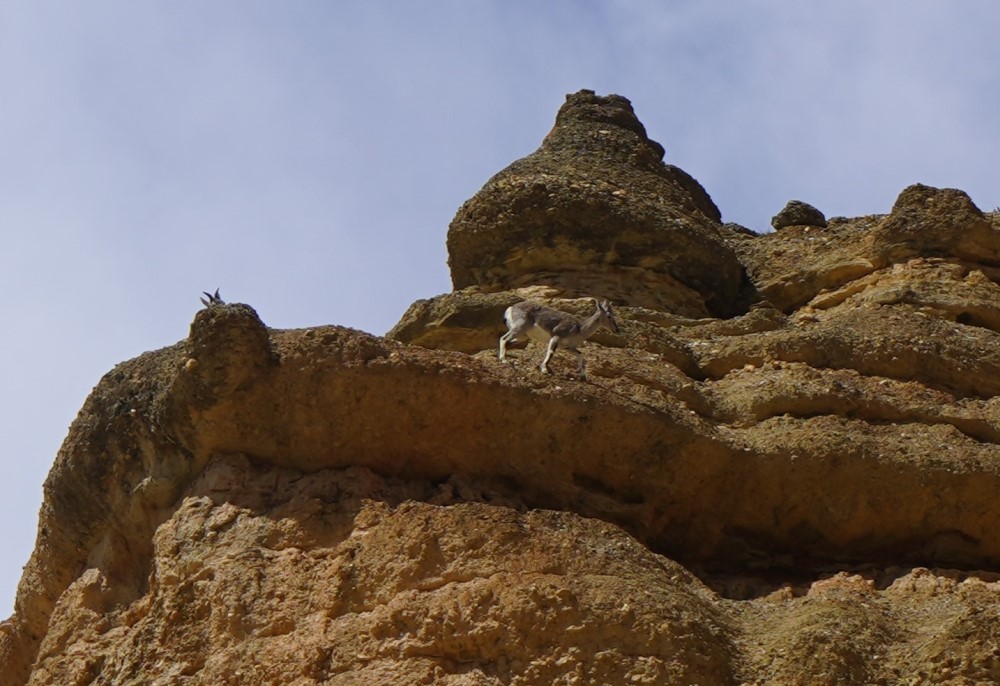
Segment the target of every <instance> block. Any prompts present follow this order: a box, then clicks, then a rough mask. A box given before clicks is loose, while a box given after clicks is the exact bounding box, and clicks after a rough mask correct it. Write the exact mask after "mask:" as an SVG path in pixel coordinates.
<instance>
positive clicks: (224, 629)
mask: <svg viewBox="0 0 1000 686" xmlns="http://www.w3.org/2000/svg"><path fill="white" fill-rule="evenodd" d="M664 155H665V153H664V149H663V147H662V146H660V145H659V144H658V143H656V142H655V141H652V140H650V139H649V138H648V137H647V135H646V131H645V128H644V127H643V125H642V124H641V122H640V121H639V120H638V118H637V117H636V116H635V113H634V111H633V109H632V106H631V103H629V101H628V100H627V99H625V98H623V97H621V96H616V95H612V96H606V97H603V96H598V95H596V94H594V93H593V92H591V91H581V92H579V93H576V94H572V95H570V96H567V101H566V104H565V105H564V106H563V107H562V109H561V110H560V112H559V114H558V115H557V118H556V123H555V127H554V128H553V130H552V131H551V132H550V133H549V134H548V135H547V136H546V137H545V139H544V141H543V142H542V145H541V147H540V148H539V150H538V151H536V152H534V153H532V154H531V155H529V156H527V157H526V158H524V159H522V160H518V161H516V162H514V163H513V164H512V165H510V166H509V167H507V168H506V169H504V170H503V171H501V172H500V173H498V174H497V175H496V176H494V177H493V178H492V179H490V180H489V181H488V182H487V183H486V185H485V186H484V187H483V189H482V190H481V191H480V192H479V193H477V194H476V195H475V196H474V197H473V198H471V199H470V200H469V201H468V202H466V203H465V204H464V205H463V206H462V207H461V208H460V209H459V210H458V213H457V214H456V217H455V219H454V221H453V222H452V224H451V227H450V229H449V232H448V247H449V256H450V257H449V263H450V266H451V269H452V277H453V282H454V287H455V290H454V291H452V292H451V293H446V294H442V295H439V296H436V297H434V298H430V299H426V300H420V301H417V302H416V303H414V305H413V306H411V308H410V309H409V310H408V311H407V312H406V313H405V314H404V315H403V317H402V319H401V320H400V322H399V323H398V324H397V325H396V327H394V328H393V330H392V331H391V332H390V333H389V334H388V335H387V336H386V337H375V336H371V335H369V334H366V333H362V332H358V331H353V330H350V329H346V328H342V327H336V326H329V327H317V328H312V329H300V330H277V329H270V328H268V327H267V326H266V325H265V324H264V323H263V322H262V321H261V319H260V317H259V316H258V314H257V312H255V311H254V310H253V308H251V307H249V306H247V305H242V304H235V305H213V306H210V307H206V308H205V309H203V310H201V311H199V312H198V313H197V314H196V316H195V318H194V321H193V323H192V325H191V329H190V332H189V335H188V336H187V338H186V339H184V340H183V341H181V342H179V343H177V344H175V345H173V346H170V347H167V348H163V349H161V350H158V351H154V352H149V353H146V354H144V355H141V356H139V357H138V358H136V359H134V360H130V361H128V362H125V363H122V364H121V365H118V366H117V367H116V368H115V369H114V370H112V371H111V372H109V373H108V374H107V375H106V376H105V377H104V378H103V379H102V380H101V382H100V383H99V384H98V385H97V387H96V388H95V389H94V391H93V393H92V394H91V396H90V397H89V398H88V399H87V401H86V403H85V404H84V407H83V409H82V410H81V411H80V414H79V416H78V417H77V419H76V421H75V422H74V423H73V425H72V427H71V428H70V432H69V435H68V436H67V438H66V440H65V442H64V444H63V446H62V448H61V449H60V451H59V454H58V455H57V457H56V462H55V464H54V466H53V468H52V471H51V473H50V475H49V477H48V479H47V480H46V483H45V499H44V503H43V506H42V510H41V513H40V517H39V525H38V539H37V544H36V548H35V551H34V553H33V554H32V557H31V560H30V561H29V563H28V565H27V566H26V568H25V572H24V576H23V577H22V580H21V583H20V585H19V587H18V595H17V601H16V607H15V614H14V615H13V616H12V617H11V618H10V619H9V620H7V621H6V622H4V623H2V624H0V674H2V675H3V683H4V684H7V683H10V684H12V685H18V686H20V685H22V684H32V685H34V686H40V685H43V684H162V685H168V684H169V685H173V684H274V683H282V684H286V683H287V684H302V685H305V684H355V683H369V684H413V683H428V684H430V683H435V684H451V685H454V686H458V685H468V686H472V685H491V686H492V685H498V684H552V683H566V684H608V683H636V684H642V683H646V684H673V683H701V684H764V683H780V684H841V683H884V684H896V683H948V684H974V683H995V682H997V681H1000V621H998V620H1000V616H998V610H997V608H998V607H1000V527H997V526H996V523H997V521H998V515H1000V509H998V506H997V504H996V501H997V499H996V493H997V492H998V488H1000V405H998V401H997V397H998V395H1000V373H998V372H1000V354H998V350H1000V346H998V343H1000V335H998V332H1000V297H998V296H1000V286H998V283H1000V217H998V216H997V214H996V213H992V214H989V213H983V212H982V211H980V210H979V209H978V208H977V207H976V206H975V204H974V203H973V202H972V200H971V199H970V198H969V197H968V196H967V195H966V194H965V193H963V192H961V191H959V190H954V189H937V188H931V187H928V186H924V185H920V184H916V185H913V186H910V187H909V188H906V189H904V190H903V191H902V192H901V193H900V195H899V197H898V199H897V201H896V203H895V204H894V206H893V207H892V208H891V209H890V211H889V212H888V213H887V214H885V215H873V216H866V217H857V218H845V217H833V218H831V219H829V220H825V218H824V222H825V224H826V225H825V226H822V225H821V222H818V221H815V222H810V223H808V224H794V223H791V224H789V223H787V222H782V223H781V225H782V228H781V229H779V230H778V231H775V232H774V233H769V234H765V235H756V234H754V233H753V232H750V231H747V230H745V229H742V228H741V227H738V226H736V225H732V224H724V223H722V216H721V213H720V212H719V210H718V208H717V207H716V206H715V204H714V203H713V202H712V200H711V198H710V196H709V194H708V193H707V192H706V191H705V189H704V188H703V187H702V186H701V185H700V184H699V183H698V182H697V181H696V180H695V179H694V178H692V177H691V176H690V175H688V174H687V173H686V172H684V171H683V170H680V169H678V168H677V167H674V166H671V165H669V164H665V163H664V162H663V158H664ZM590 296H603V297H608V298H611V299H612V300H613V301H614V302H615V311H616V316H617V318H618V324H619V326H620V329H621V331H620V333H618V334H613V333H609V332H606V331H605V332H601V333H600V334H598V335H596V336H595V337H594V338H593V339H592V340H593V341H594V343H592V344H588V345H586V346H584V348H583V350H584V354H585V356H586V358H587V363H588V373H589V376H588V379H587V380H582V379H579V378H576V376H575V375H574V373H573V372H574V370H575V366H576V361H575V360H573V359H570V358H568V357H562V356H560V355H559V354H557V355H556V357H555V358H554V361H553V363H552V365H551V366H552V367H553V371H554V374H553V375H551V376H549V375H543V374H541V373H540V372H539V371H538V369H537V364H538V361H539V360H540V355H541V352H540V351H539V349H538V348H537V346H530V347H527V348H523V346H522V347H521V348H519V349H514V350H512V351H511V353H510V356H511V358H512V363H511V364H509V365H501V364H500V363H499V362H498V361H497V359H496V343H497V338H498V337H499V335H500V334H501V333H502V332H503V331H504V327H503V323H502V313H503V311H504V309H505V308H506V307H508V306H509V305H510V304H512V303H514V302H517V301H519V300H523V299H532V300H536V301H538V302H541V303H545V304H550V305H553V306H555V307H558V308H559V309H562V310H565V311H567V312H574V313H577V314H581V315H582V314H585V313H586V312H587V311H588V308H590V307H592V306H591V305H590V304H589V300H588V298H589V297H590ZM914 679H916V680H917V681H914Z"/></svg>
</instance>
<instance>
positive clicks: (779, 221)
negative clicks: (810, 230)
mask: <svg viewBox="0 0 1000 686" xmlns="http://www.w3.org/2000/svg"><path fill="white" fill-rule="evenodd" d="M771 226H772V227H774V228H775V229H783V228H785V227H786V226H815V227H818V228H826V217H825V216H824V215H823V213H822V212H820V211H819V210H817V209H816V208H815V207H813V206H812V205H810V204H809V203H807V202H802V201H801V200H789V201H788V203H787V204H786V205H785V206H784V207H783V208H782V209H781V212H778V214H776V215H774V216H773V217H772V218H771Z"/></svg>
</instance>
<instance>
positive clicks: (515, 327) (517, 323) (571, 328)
mask: <svg viewBox="0 0 1000 686" xmlns="http://www.w3.org/2000/svg"><path fill="white" fill-rule="evenodd" d="M594 307H595V308H596V311H595V312H594V313H593V314H592V315H590V316H589V317H587V318H586V319H580V318H579V317H575V316H573V315H571V314H567V313H566V312H560V311H559V310H554V309H552V308H551V307H545V306H544V305H538V304H536V303H531V302H521V303H517V304H516V305H511V306H510V307H508V308H507V311H506V312H504V315H503V318H504V320H505V321H506V322H507V333H505V334H504V335H502V336H501V337H500V361H501V362H506V361H507V344H508V343H510V342H511V341H516V340H517V339H518V338H519V337H521V336H527V337H528V338H530V339H531V340H533V341H535V342H537V343H543V344H546V350H545V357H544V358H543V359H542V364H541V367H540V369H541V370H542V372H543V373H545V374H548V373H549V360H551V359H552V355H553V354H554V353H555V351H556V350H566V351H568V352H571V353H573V354H574V355H576V357H577V359H578V360H579V367H578V371H579V373H580V375H581V376H585V375H586V367H585V363H584V359H583V355H582V354H581V353H580V351H579V350H578V349H577V348H578V347H579V346H580V345H581V344H582V343H583V342H584V341H585V340H587V339H588V338H590V337H591V336H592V335H593V334H594V333H595V332H596V331H597V330H598V329H599V328H601V327H602V326H603V327H607V328H608V329H610V330H612V331H614V332H615V333H618V323H617V322H615V316H614V313H613V312H612V311H611V303H610V302H608V301H607V300H602V301H598V300H594Z"/></svg>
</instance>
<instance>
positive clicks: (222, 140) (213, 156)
mask: <svg viewBox="0 0 1000 686" xmlns="http://www.w3.org/2000/svg"><path fill="white" fill-rule="evenodd" d="M998 26H1000V3H997V2H995V1H994V0H979V1H976V0H957V1H955V2H941V1H940V0H934V1H930V0H879V2H871V1H870V0H857V1H845V0H841V1H839V2H829V1H824V2H819V1H815V0H796V1H795V2H792V1H791V0H783V1H778V0H771V1H768V0H732V1H723V0H715V1H714V2H704V1H696V0H690V1H685V0H673V1H672V2H659V1H652V0H649V1H643V0H619V1H613V0H607V1H604V2H600V1H597V0H563V1H559V0H555V1H553V0H549V1H547V2H544V3H543V2H531V1H529V0H495V1H489V0H455V1H453V2H446V1H431V0H427V1H425V2H414V1H412V0H411V1H406V2H403V1H397V2H390V1H380V0H356V1H351V0H336V1H334V0H325V1H320V0H295V1H294V2H291V1H282V0H269V1H267V2H263V1H254V0H169V1H168V0H158V1H154V0H89V1H88V2H78V1H76V0H64V1H50V0H0V89H2V90H0V98H2V100H0V102H2V105H0V232H2V237H3V241H2V244H0V287H2V292H3V294H4V297H3V300H2V301H0V302H2V304H0V315H2V318H0V321H2V323H3V326H4V331H3V335H2V336H0V360H2V362H0V390H2V393H0V403H2V405H0V432H2V437H3V442H2V445H3V448H2V450H3V455H2V456H0V489H2V491H0V519H2V521H3V522H4V528H5V531H6V533H5V537H4V541H3V545H2V546H0V619H2V618H3V617H4V616H6V615H7V614H9V608H10V607H12V603H13V596H14V593H15V590H16V584H17V581H18V579H19V577H20V570H21V566H22V565H23V564H24V563H25V562H26V561H27V559H28V556H29V554H30V551H31V548H32V546H33V545H34V538H35V527H36V523H37V512H38V507H39V504H40V503H41V485H42V481H43V479H44V478H45V475H46V473H47V472H48V469H49V467H50V466H51V464H52V461H53V458H54V456H55V453H56V450H57V449H58V447H59V444H60V443H61V442H62V439H63V438H64V437H65V435H66V430H67V427H68V425H69V424H70V422H71V421H72V420H73V418H74V416H75V415H76V412H77V411H78V410H79V408H80V407H81V405H82V404H83V401H84V398H85V397H86V396H87V394H88V393H89V392H90V389H91V388H92V387H93V386H94V384H96V383H97V382H98V380H99V379H100V377H101V376H102V375H103V374H104V373H105V372H107V371H108V370H110V369H111V368H112V367H113V366H114V365H115V364H116V363H118V362H120V361H123V360H126V359H129V358H131V357H134V356H136V355H138V354H139V353H141V352H143V351H146V350H150V349H154V348H159V347H162V346H164V345H169V344H172V343H174V342H176V341H178V340H179V339H182V338H184V337H185V336H186V335H187V331H188V326H189V324H190V321H191V319H192V317H193V316H194V313H195V311H196V310H197V309H198V308H199V307H200V304H199V302H198V296H199V295H200V292H201V291H203V290H213V289H215V288H216V287H220V288H221V289H222V295H223V296H224V297H225V298H226V299H227V300H230V301H242V302H247V303H249V304H251V305H253V306H254V307H255V308H256V309H257V311H258V313H259V314H260V316H261V318H262V319H263V320H264V322H265V323H267V324H269V325H271V326H276V327H307V326H313V325H318V324H329V323H333V324H345V325H349V326H353V327H356V328H360V329H364V330H366V331H370V332H373V333H379V334H381V333H384V332H385V331H386V330H388V329H389V328H390V327H391V326H392V325H393V324H394V323H395V322H396V321H397V319H398V318H399V317H400V315H401V314H402V313H403V311H404V310H405V309H406V307H407V306H408V305H409V304H410V303H411V302H412V301H414V300H416V299H418V298H425V297H430V296H432V295H436V294H439V293H442V292H445V291H448V290H450V280H449V275H448V271H447V266H446V259H447V256H446V253H445V247H444V241H445V233H446V231H447V227H448V222H449V221H450V220H451V218H452V216H453V215H454V212H455V210H456V209H457V208H458V207H459V205H460V204H461V203H462V202H463V201H465V200H466V199H467V198H468V197H470V196H471V195H472V194H473V193H475V192H476V190H478V189H479V188H480V187H481V186H482V184H483V183H485V181H486V180H487V179H488V178H489V177H490V176H491V175H493V174H494V173H495V172H497V171H499V170H500V169H502V168H503V167H505V166H506V165H507V164H509V163H510V162H512V161H514V160H515V159H517V158H519V157H522V156H524V155H526V154H527V153H529V152H531V151H532V150H534V149H535V148H536V147H537V146H538V145H539V143H540V142H541V140H542V138H543V137H544V135H545V134H546V133H547V132H548V130H549V129H550V128H551V126H552V122H553V119H554V117H555V114H556V111H557V110H558V108H559V106H560V105H561V104H562V102H563V100H564V97H565V95H566V94H567V93H570V92H574V91H577V90H579V89H581V88H590V89H594V90H596V91H597V92H598V93H600V94H608V93H619V94H621V95H624V96H626V97H628V98H629V99H630V100H631V101H632V103H633V105H634V107H635V109H636V112H637V114H638V116H639V118H640V119H641V120H642V121H643V123H644V124H645V125H646V129H647V131H648V132H649V133H650V135H651V137H653V138H654V139H655V140H658V141H659V142H660V143H662V144H663V145H664V146H665V147H666V150H667V154H666V159H667V161H668V162H670V163H673V164H676V165H678V166H680V167H682V168H683V169H685V170H687V171H688V172H689V173H691V174H692V175H693V176H695V178H697V179H698V180H699V181H701V183H702V184H703V185H704V186H705V188H706V189H707V190H708V192H709V193H710V194H711V195H712V197H713V199H714V200H715V202H716V204H717V205H718V206H719V208H720V209H721V211H722V214H723V217H724V219H725V220H726V221H735V222H739V223H741V224H744V225H746V226H749V227H751V228H754V229H756V230H758V231H761V230H764V229H767V228H769V221H770V217H771V216H772V215H773V214H775V213H776V212H777V211H778V210H779V209H781V207H782V206H783V205H784V204H785V202H786V201H788V200H789V199H792V198H797V199H801V200H805V201H806V202H809V203H812V204H813V205H816V206H817V207H818V208H819V209H821V210H822V211H824V212H825V213H826V214H827V216H834V215H859V214H870V213H877V212H886V211H888V210H889V208H890V207H891V206H892V203H893V201H894V199H895V197H896V195H897V194H898V193H899V191H900V190H902V189H903V188H904V187H905V186H907V185H909V184H911V183H914V182H917V181H920V182H923V183H927V184H931V185H936V186H949V187H957V188H961V189H963V190H965V191H966V192H968V193H969V194H970V195H971V196H972V199H973V200H974V201H975V202H976V203H977V204H978V205H979V206H980V208H982V209H984V210H990V209H993V208H994V207H996V206H997V205H1000V165H998V160H1000V136H998V129H997V122H998V121H1000V41H998V40H997V27H998Z"/></svg>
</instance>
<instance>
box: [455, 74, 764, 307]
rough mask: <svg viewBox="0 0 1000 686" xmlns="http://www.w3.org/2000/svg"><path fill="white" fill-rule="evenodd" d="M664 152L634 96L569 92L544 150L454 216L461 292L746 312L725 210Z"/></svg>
mask: <svg viewBox="0 0 1000 686" xmlns="http://www.w3.org/2000/svg"><path fill="white" fill-rule="evenodd" d="M663 155H664V151H663V147H662V146H661V145H660V144H659V143H657V142H655V141H652V140H650V139H649V137H648V136H647V135H646V129H645V127H644V126H643V125H642V123H641V122H640V121H639V120H638V119H637V118H636V116H635V113H634V112H633V110H632V105H631V103H630V102H629V101H628V100H627V99H625V98H623V97H621V96H618V95H609V96H599V95H595V94H594V93H593V92H592V91H580V92H578V93H574V94H572V95H569V96H567V97H566V103H565V104H564V105H563V106H562V108H561V109H560V110H559V113H558V115H557V116H556V122H555V126H554V127H553V129H552V131H551V132H549V134H548V135H547V136H546V137H545V140H544V141H543V142H542V145H541V147H540V148H539V149H538V150H536V151H535V152H533V153H532V154H530V155H528V156H527V157H525V158H522V159H520V160H518V161H516V162H514V163H513V164H511V165H510V166H509V167H507V168H506V169H504V170H503V171H501V172H499V173H498V174H496V175H495V176H494V177H493V178H492V179H490V180H489V181H488V182H487V183H486V185H485V186H483V188H482V189H481V190H480V191H479V192H478V193H476V195H475V196H473V197H472V198H471V199H470V200H469V201H468V202H466V203H465V204H464V205H463V206H462V207H461V209H459V211H458V213H457V214H456V215H455V219H454V220H453V221H452V223H451V228H450V230H449V231H448V252H449V264H450V265H451V274H452V281H453V282H454V285H455V288H456V289H457V290H460V289H463V288H466V287H469V286H477V287H479V288H482V289H489V290H502V289H511V288H517V287H520V286H525V285H532V286H549V287H552V288H555V289H557V290H558V291H559V292H560V293H561V294H563V295H564V296H566V297H576V296H578V295H581V294H591V293H596V294H601V295H603V296H604V297H608V298H611V299H613V300H616V301H618V302H622V303H628V304H632V305H638V306H644V307H653V308H656V309H669V310H672V311H675V312H677V313H679V314H685V315H688V316H705V315H709V314H712V315H721V316H731V315H733V314H736V313H737V312H739V311H741V310H742V311H745V308H746V305H747V302H746V295H747V286H748V284H747V282H746V279H745V275H744V272H743V269H742V266H741V265H740V263H739V260H737V259H736V256H735V255H734V254H733V251H732V250H731V249H730V248H729V247H728V246H727V245H726V242H725V240H724V239H723V236H724V234H726V233H728V232H729V230H728V229H723V228H722V225H721V224H720V214H719V210H718V208H717V207H716V206H715V204H714V203H713V202H712V199H711V198H710V197H709V195H708V193H706V192H705V190H704V189H703V188H702V187H701V185H700V184H699V183H698V182H697V181H695V180H694V179H693V178H692V177H691V176H690V175H688V174H687V173H685V172H684V171H683V170H681V169H679V168H677V167H675V166H672V165H669V164H664V163H663Z"/></svg>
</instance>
